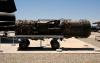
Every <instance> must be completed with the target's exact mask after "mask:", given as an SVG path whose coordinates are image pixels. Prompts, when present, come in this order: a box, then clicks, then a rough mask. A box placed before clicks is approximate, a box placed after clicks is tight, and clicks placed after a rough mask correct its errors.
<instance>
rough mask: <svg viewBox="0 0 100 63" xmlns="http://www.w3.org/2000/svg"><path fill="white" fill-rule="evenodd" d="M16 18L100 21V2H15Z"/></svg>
mask: <svg viewBox="0 0 100 63" xmlns="http://www.w3.org/2000/svg"><path fill="white" fill-rule="evenodd" d="M15 4H16V7H17V11H16V12H15V15H16V18H17V20H18V19H27V20H37V19H61V18H64V19H72V20H79V19H88V20H89V21H90V22H91V23H92V22H95V21H100V0H15Z"/></svg>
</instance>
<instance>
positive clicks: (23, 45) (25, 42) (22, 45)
mask: <svg viewBox="0 0 100 63" xmlns="http://www.w3.org/2000/svg"><path fill="white" fill-rule="evenodd" d="M29 44H30V42H29V40H28V39H24V40H22V41H21V42H20V43H19V48H20V49H26V48H27V47H28V46H29Z"/></svg>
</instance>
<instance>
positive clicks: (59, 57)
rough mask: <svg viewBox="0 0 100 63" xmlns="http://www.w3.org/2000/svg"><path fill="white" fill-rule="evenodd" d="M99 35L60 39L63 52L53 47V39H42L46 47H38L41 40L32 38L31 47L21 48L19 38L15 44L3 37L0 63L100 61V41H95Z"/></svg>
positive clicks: (90, 62)
mask: <svg viewBox="0 0 100 63" xmlns="http://www.w3.org/2000/svg"><path fill="white" fill-rule="evenodd" d="M98 35H99V33H92V35H91V36H90V37H89V38H78V39H76V38H70V39H64V40H63V41H60V45H61V47H60V48H61V49H62V50H63V51H62V52H56V51H55V50H52V49H51V47H50V44H49V41H50V40H51V39H48V40H47V39H45V41H42V46H44V49H40V48H37V47H38V46H40V45H39V44H40V41H39V40H38V41H34V40H33V41H32V40H30V41H31V44H30V46H29V48H28V49H27V50H20V49H18V41H17V40H15V43H14V44H13V43H12V39H11V38H10V39H9V38H8V39H6V38H3V39H2V40H1V41H2V43H1V44H0V46H1V47H0V49H3V52H0V63H100V50H99V48H100V46H99V45H100V42H99V41H95V36H98ZM98 39H99V38H98ZM58 41H59V40H58ZM15 44H16V45H15ZM12 45H15V46H12ZM46 45H49V46H46ZM96 49H97V50H96ZM95 50H96V51H95Z"/></svg>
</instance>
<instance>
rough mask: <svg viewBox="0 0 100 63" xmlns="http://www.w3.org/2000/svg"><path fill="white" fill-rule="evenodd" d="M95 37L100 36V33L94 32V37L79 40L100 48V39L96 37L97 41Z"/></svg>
mask: <svg viewBox="0 0 100 63" xmlns="http://www.w3.org/2000/svg"><path fill="white" fill-rule="evenodd" d="M95 36H100V33H97V32H92V35H91V36H90V37H89V38H79V40H81V41H84V42H86V43H89V44H92V45H94V46H96V47H99V48H100V37H96V39H97V40H95Z"/></svg>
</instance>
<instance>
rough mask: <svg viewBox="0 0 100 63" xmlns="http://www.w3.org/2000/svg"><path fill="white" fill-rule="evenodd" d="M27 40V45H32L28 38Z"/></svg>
mask: <svg viewBox="0 0 100 63" xmlns="http://www.w3.org/2000/svg"><path fill="white" fill-rule="evenodd" d="M26 42H27V47H28V46H29V45H30V41H29V40H28V39H26Z"/></svg>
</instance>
